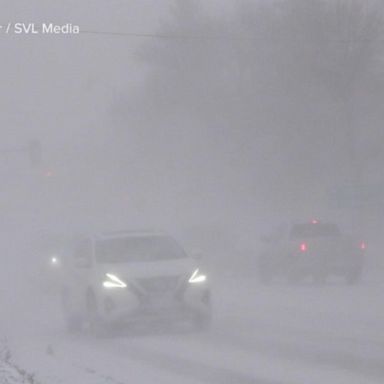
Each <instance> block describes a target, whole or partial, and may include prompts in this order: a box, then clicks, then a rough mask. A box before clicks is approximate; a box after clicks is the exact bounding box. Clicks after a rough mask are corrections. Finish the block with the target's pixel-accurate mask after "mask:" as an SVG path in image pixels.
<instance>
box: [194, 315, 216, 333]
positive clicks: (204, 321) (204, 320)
mask: <svg viewBox="0 0 384 384" xmlns="http://www.w3.org/2000/svg"><path fill="white" fill-rule="evenodd" d="M211 324H212V316H211V315H210V314H205V315H197V316H196V317H195V318H194V319H193V326H194V328H195V329H196V330H197V331H207V330H209V328H210V327H211Z"/></svg>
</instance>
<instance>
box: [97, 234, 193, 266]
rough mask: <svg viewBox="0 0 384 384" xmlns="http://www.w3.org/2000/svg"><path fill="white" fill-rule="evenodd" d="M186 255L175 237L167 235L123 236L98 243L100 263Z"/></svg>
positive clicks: (162, 258)
mask: <svg viewBox="0 0 384 384" xmlns="http://www.w3.org/2000/svg"><path fill="white" fill-rule="evenodd" d="M184 257H186V253H185V252H184V250H183V249H182V248H181V247H180V246H179V245H178V244H177V243H176V241H174V240H173V239H171V238H169V237H165V236H152V237H144V236H143V237H121V238H113V239H106V240H102V241H99V242H97V243H96V259H97V261H98V262H100V263H134V262H151V261H164V260H172V259H181V258H184Z"/></svg>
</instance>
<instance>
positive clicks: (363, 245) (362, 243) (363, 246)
mask: <svg viewBox="0 0 384 384" xmlns="http://www.w3.org/2000/svg"><path fill="white" fill-rule="evenodd" d="M366 248H367V245H366V244H365V242H364V241H362V242H361V243H360V249H362V250H364V249H366Z"/></svg>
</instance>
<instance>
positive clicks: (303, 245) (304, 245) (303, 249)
mask: <svg viewBox="0 0 384 384" xmlns="http://www.w3.org/2000/svg"><path fill="white" fill-rule="evenodd" d="M307 249H308V248H307V244H306V243H301V244H300V251H301V252H306V251H307Z"/></svg>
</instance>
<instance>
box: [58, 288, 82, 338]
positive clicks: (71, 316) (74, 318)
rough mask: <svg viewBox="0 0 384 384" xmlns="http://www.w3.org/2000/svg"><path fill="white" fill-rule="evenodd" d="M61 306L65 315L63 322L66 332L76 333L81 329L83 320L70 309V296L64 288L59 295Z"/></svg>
mask: <svg viewBox="0 0 384 384" xmlns="http://www.w3.org/2000/svg"><path fill="white" fill-rule="evenodd" d="M61 306H62V310H63V314H64V317H65V323H66V327H67V330H68V332H70V333H77V332H80V331H81V330H82V327H83V321H82V318H81V316H79V315H77V314H75V313H73V312H72V310H71V305H70V298H69V293H68V291H66V290H64V291H63V292H62V295H61Z"/></svg>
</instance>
